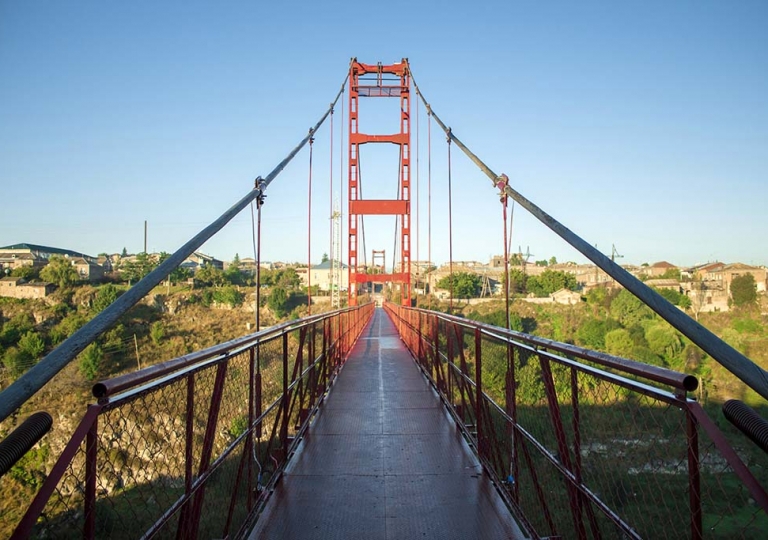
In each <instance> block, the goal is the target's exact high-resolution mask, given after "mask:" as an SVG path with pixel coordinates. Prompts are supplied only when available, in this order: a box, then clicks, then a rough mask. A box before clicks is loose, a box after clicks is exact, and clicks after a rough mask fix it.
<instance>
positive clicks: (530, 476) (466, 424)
mask: <svg viewBox="0 0 768 540" xmlns="http://www.w3.org/2000/svg"><path fill="white" fill-rule="evenodd" d="M385 308H386V309H387V311H388V313H389V314H390V315H391V317H392V318H393V320H394V321H395V324H396V325H397V327H398V330H399V332H400V335H401V337H402V339H403V341H404V342H405V344H406V345H407V347H408V348H409V349H410V350H411V352H412V354H413V355H414V357H415V358H416V359H417V361H418V363H419V365H420V367H421V368H422V370H423V371H424V373H425V374H426V375H427V377H428V378H429V379H430V380H431V381H432V383H433V385H434V386H435V388H436V390H437V391H438V393H439V394H440V396H441V398H442V399H443V401H444V403H445V405H446V406H447V407H448V409H449V411H450V412H451V414H452V415H453V416H454V418H455V419H456V421H457V423H458V425H459V427H460V428H461V429H462V430H463V431H464V432H465V434H466V435H467V438H468V440H469V441H470V444H472V445H473V446H474V449H475V451H476V452H477V454H478V457H479V458H480V460H481V462H482V463H483V465H484V467H485V470H486V471H487V472H488V473H489V474H490V475H491V477H492V478H493V479H494V480H495V481H496V483H497V485H498V486H499V487H500V492H501V493H502V495H503V496H504V497H505V499H506V501H507V504H508V505H509V507H510V509H511V510H512V511H513V513H514V515H515V516H516V518H517V519H518V521H519V522H520V523H521V524H523V525H524V526H525V527H526V528H527V529H528V530H529V531H530V532H531V535H532V536H533V537H556V536H559V537H562V538H588V537H592V538H603V537H605V538H615V537H621V538H693V539H698V538H704V537H707V538H764V537H765V531H768V496H767V495H766V491H765V488H764V486H766V485H768V467H766V465H768V463H766V456H765V454H764V453H763V452H762V451H761V450H760V449H759V448H757V447H756V446H755V445H753V444H752V443H751V442H750V441H747V440H746V439H744V438H741V439H740V443H737V446H732V442H731V441H729V440H728V439H726V436H725V435H723V433H722V432H721V431H720V429H718V427H717V426H716V424H715V423H714V422H713V421H712V419H711V418H710V417H709V416H708V414H707V413H706V412H705V410H704V409H703V408H702V407H701V405H699V403H697V402H696V401H695V400H693V399H691V398H689V397H687V392H689V391H692V390H695V389H696V386H697V380H696V379H695V378H694V377H692V376H690V375H685V374H681V373H677V372H674V371H671V370H668V369H665V368H662V367H657V366H650V365H647V364H642V363H639V362H634V361H632V360H627V359H623V358H617V357H613V356H610V355H607V354H604V353H599V352H595V351H590V350H586V349H582V348H580V347H575V346H573V345H569V344H565V343H558V342H554V341H551V340H547V339H543V338H539V337H536V336H531V335H527V334H523V333H520V332H515V331H509V330H505V329H502V328H498V327H494V326H490V325H485V324H482V323H477V322H474V321H469V320H466V319H462V318H459V317H454V316H450V315H446V314H442V313H436V312H431V311H425V310H419V309H412V308H406V307H401V306H397V305H394V304H385ZM745 461H746V462H747V463H748V464H749V465H750V466H749V467H748V466H747V465H746V464H745ZM756 475H757V478H756ZM758 478H759V480H758Z"/></svg>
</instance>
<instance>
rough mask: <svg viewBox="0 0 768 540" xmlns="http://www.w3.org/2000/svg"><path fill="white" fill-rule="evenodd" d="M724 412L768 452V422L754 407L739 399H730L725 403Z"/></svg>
mask: <svg viewBox="0 0 768 540" xmlns="http://www.w3.org/2000/svg"><path fill="white" fill-rule="evenodd" d="M723 414H724V415H725V417H726V418H727V419H728V421H729V422H731V424H733V425H734V426H736V427H737V428H739V429H740V430H741V432H742V433H744V435H746V436H747V437H749V438H750V439H752V441H753V442H754V443H755V444H756V445H757V446H759V447H760V448H762V449H763V452H766V453H768V422H766V421H765V419H763V417H762V416H760V415H759V414H757V413H756V412H755V411H754V410H753V409H752V407H750V406H749V405H746V404H745V403H742V402H741V401H739V400H738V399H729V400H728V401H726V402H725V403H724V404H723Z"/></svg>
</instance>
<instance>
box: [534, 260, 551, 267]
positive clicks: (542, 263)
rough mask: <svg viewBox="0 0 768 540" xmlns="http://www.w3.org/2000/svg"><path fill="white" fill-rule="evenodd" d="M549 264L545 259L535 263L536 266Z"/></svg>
mask: <svg viewBox="0 0 768 540" xmlns="http://www.w3.org/2000/svg"><path fill="white" fill-rule="evenodd" d="M548 264H549V262H547V259H542V260H540V261H536V266H547V265H548Z"/></svg>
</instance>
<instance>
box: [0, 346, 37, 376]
mask: <svg viewBox="0 0 768 540" xmlns="http://www.w3.org/2000/svg"><path fill="white" fill-rule="evenodd" d="M34 363H35V361H34V359H33V358H32V356H31V355H30V354H29V353H27V352H25V351H22V350H21V349H19V348H17V347H11V348H9V349H8V350H6V351H5V354H3V365H4V366H5V367H6V368H7V369H8V371H10V373H11V375H12V376H13V377H14V378H16V377H19V376H21V375H22V374H23V373H24V372H25V371H27V370H28V369H29V368H31V367H32V366H33V365H34Z"/></svg>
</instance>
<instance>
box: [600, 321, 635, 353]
mask: <svg viewBox="0 0 768 540" xmlns="http://www.w3.org/2000/svg"><path fill="white" fill-rule="evenodd" d="M634 348H635V343H634V341H632V336H631V335H630V334H629V332H628V331H626V330H624V329H623V328H617V329H616V330H611V331H610V332H608V333H607V334H605V350H606V351H607V352H608V354H612V355H614V356H623V357H625V358H626V357H629V356H631V355H632V350H633V349H634Z"/></svg>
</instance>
